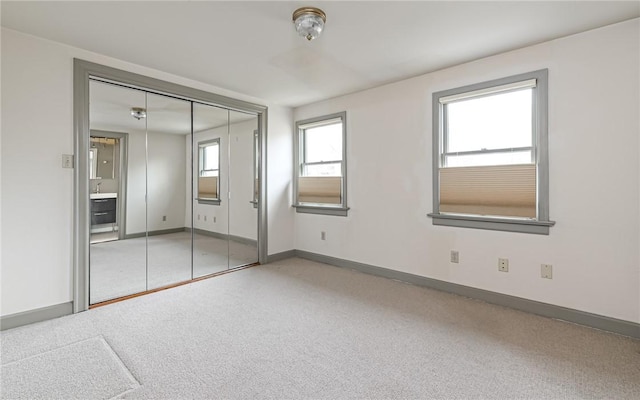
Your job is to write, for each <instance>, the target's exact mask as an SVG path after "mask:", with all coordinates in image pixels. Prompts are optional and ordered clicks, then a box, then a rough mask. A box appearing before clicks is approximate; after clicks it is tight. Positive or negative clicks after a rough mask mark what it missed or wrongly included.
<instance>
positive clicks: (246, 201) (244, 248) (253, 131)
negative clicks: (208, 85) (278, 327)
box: [228, 111, 258, 268]
mask: <svg viewBox="0 0 640 400" xmlns="http://www.w3.org/2000/svg"><path fill="white" fill-rule="evenodd" d="M257 132H258V117H257V116H255V115H251V114H245V113H241V112H237V111H230V112H229V169H228V180H229V192H230V196H229V268H236V267H240V266H243V265H248V264H253V263H257V262H258V244H257V243H258V208H257V200H258V182H257V178H258V174H257V153H256V150H257V143H258V142H257V139H258V138H257Z"/></svg>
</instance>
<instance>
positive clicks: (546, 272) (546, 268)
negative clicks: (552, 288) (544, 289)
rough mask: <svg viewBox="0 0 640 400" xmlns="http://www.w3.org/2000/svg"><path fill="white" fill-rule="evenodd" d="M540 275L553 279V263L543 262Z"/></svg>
mask: <svg viewBox="0 0 640 400" xmlns="http://www.w3.org/2000/svg"><path fill="white" fill-rule="evenodd" d="M540 277H542V278H545V279H553V265H551V264H541V265H540Z"/></svg>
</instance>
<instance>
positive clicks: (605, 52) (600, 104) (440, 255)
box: [294, 19, 640, 322]
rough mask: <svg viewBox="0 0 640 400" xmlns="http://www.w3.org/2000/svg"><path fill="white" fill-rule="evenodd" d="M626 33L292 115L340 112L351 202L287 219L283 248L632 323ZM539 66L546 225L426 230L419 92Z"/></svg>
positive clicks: (633, 150) (634, 120) (615, 29)
mask: <svg viewBox="0 0 640 400" xmlns="http://www.w3.org/2000/svg"><path fill="white" fill-rule="evenodd" d="M639 34H640V32H639V20H638V19H636V20H633V21H627V22H624V23H620V24H617V25H613V26H609V27H605V28H601V29H597V30H594V31H589V32H586V33H582V34H578V35H575V36H570V37H567V38H563V39H559V40H555V41H551V42H548V43H543V44H540V45H536V46H532V47H528V48H524V49H521V50H517V51H513V52H509V53H505V54H501V55H497V56H493V57H489V58H486V59H482V60H479V61H476V62H471V63H467V64H464V65H460V66H457V67H453V68H448V69H445V70H441V71H437V72H434V73H430V74H426V75H423V76H420V77H416V78H413V79H409V80H406V81H402V82H398V83H395V84H390V85H387V86H384V87H380V88H377V89H372V90H367V91H363V92H360V93H356V94H352V95H348V96H344V97H340V98H336V99H332V100H328V101H324V102H319V103H316V104H312V105H308V106H304V107H300V108H298V109H296V110H294V118H295V120H302V119H306V118H310V117H315V116H320V115H325V114H329V113H334V112H339V111H343V110H346V111H347V135H348V137H347V146H348V147H347V151H348V186H349V187H348V200H349V204H348V205H349V207H351V210H350V211H349V216H348V217H331V216H319V215H309V214H297V215H296V217H295V234H296V239H295V247H296V248H297V249H300V250H306V251H311V252H315V253H320V254H325V255H329V256H333V257H339V258H342V259H347V260H352V261H358V262H362V263H368V264H372V265H376V266H381V267H385V268H391V269H394V270H398V271H403V272H408V273H412V274H417V275H420V276H426V277H430V278H435V279H439V280H443V281H447V282H453V283H457V284H461V285H467V286H472V287H476V288H481V289H486V290H491V291H494V292H499V293H505V294H509V295H513V296H518V297H523V298H527V299H532V300H537V301H541V302H545V303H550V304H555V305H559V306H564V307H569V308H573V309H577V310H583V311H587V312H591V313H595V314H600V315H605V316H609V317H613V318H619V319H622V320H627V321H633V322H640V266H639V262H640V258H639V253H638V246H639V243H640V235H639V227H640V217H639V215H640V214H639V211H640V196H639V188H640V184H639V182H640V180H639V178H640V174H639V172H640V171H639V169H640V167H639V154H640V151H639V150H640V147H639V140H638V137H639V132H640V123H639V111H640V99H639V97H640V95H639V90H640V81H639V74H640V62H639V48H640V40H639V37H640V35H639ZM542 68H548V69H549V96H550V97H549V158H550V163H549V167H550V212H551V219H552V220H555V221H556V222H557V224H556V226H555V227H553V228H551V234H550V235H549V236H539V235H530V234H519V233H506V232H495V231H484V230H474V229H462V228H452V227H438V226H433V225H432V222H431V220H430V219H429V218H428V217H427V216H426V214H427V213H429V212H431V211H432V180H431V171H432V157H431V150H432V149H431V138H432V136H431V95H432V93H433V92H436V91H440V90H444V89H450V88H455V87H459V86H463V85H467V84H473V83H478V82H483V81H487V80H491V79H495V78H501V77H505V76H509V75H514V74H518V73H522V72H528V71H533V70H537V69H542ZM320 231H326V232H327V239H326V241H321V240H320ZM452 249H455V250H458V251H459V252H460V263H459V264H450V263H449V252H450V250H452ZM498 257H507V258H509V260H510V265H509V267H510V271H509V272H508V273H502V272H498V269H497V259H498ZM541 263H548V264H553V268H554V270H553V279H552V280H547V279H541V278H540V264H541Z"/></svg>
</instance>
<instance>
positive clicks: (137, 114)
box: [131, 107, 147, 121]
mask: <svg viewBox="0 0 640 400" xmlns="http://www.w3.org/2000/svg"><path fill="white" fill-rule="evenodd" d="M131 116H132V117H133V118H135V119H137V120H138V121H140V120H141V119H142V118H147V110H146V109H144V108H142V107H132V108H131Z"/></svg>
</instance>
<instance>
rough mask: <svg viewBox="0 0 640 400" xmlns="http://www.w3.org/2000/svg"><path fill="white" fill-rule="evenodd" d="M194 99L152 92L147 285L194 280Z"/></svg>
mask: <svg viewBox="0 0 640 400" xmlns="http://www.w3.org/2000/svg"><path fill="white" fill-rule="evenodd" d="M190 134H191V102H189V101H186V100H181V99H176V98H173V97H168V96H162V95H158V94H153V93H147V252H148V253H147V254H148V259H147V271H148V275H147V289H148V290H151V289H156V288H159V287H163V286H168V285H172V284H175V283H179V282H184V281H188V280H190V279H191V223H190V221H187V214H188V213H187V204H186V200H185V199H186V196H187V194H190V193H191V184H190V179H187V173H186V172H187V165H188V161H187V160H189V158H187V149H188V148H190V147H191V146H188V147H187V142H188V141H189V138H190Z"/></svg>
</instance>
